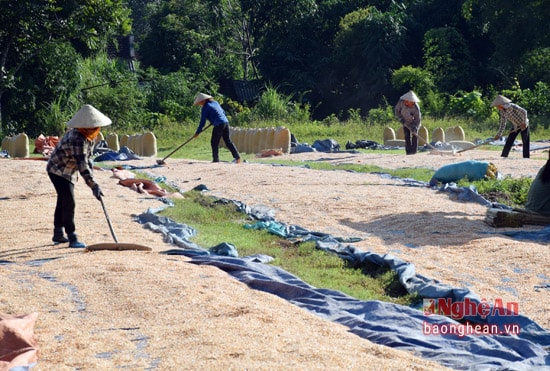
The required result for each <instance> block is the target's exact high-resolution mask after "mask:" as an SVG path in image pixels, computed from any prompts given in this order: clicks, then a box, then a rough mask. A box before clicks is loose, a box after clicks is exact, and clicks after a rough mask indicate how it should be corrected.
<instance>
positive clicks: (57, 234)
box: [52, 227, 69, 244]
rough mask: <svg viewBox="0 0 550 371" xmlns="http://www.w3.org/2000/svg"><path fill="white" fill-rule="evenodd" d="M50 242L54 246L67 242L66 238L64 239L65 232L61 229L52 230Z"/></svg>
mask: <svg viewBox="0 0 550 371" xmlns="http://www.w3.org/2000/svg"><path fill="white" fill-rule="evenodd" d="M52 241H53V243H54V244H58V243H65V242H69V240H68V239H67V237H65V232H64V231H63V227H59V228H54V229H53V237H52Z"/></svg>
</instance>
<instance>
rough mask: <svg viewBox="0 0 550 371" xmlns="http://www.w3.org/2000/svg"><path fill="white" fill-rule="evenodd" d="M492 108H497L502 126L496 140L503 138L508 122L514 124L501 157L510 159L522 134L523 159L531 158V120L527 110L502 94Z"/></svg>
mask: <svg viewBox="0 0 550 371" xmlns="http://www.w3.org/2000/svg"><path fill="white" fill-rule="evenodd" d="M491 107H496V108H497V109H498V115H499V124H500V126H499V128H498V133H497V134H496V135H495V140H498V139H500V138H501V136H502V133H503V132H504V129H505V128H506V121H510V122H511V123H512V130H511V131H510V132H509V133H508V138H506V142H505V143H504V148H503V149H502V153H501V157H508V154H509V153H510V150H511V149H512V146H513V145H514V142H515V140H516V137H517V136H518V134H519V133H521V142H522V145H523V158H529V157H530V156H529V155H530V151H529V119H528V118H527V110H525V109H524V108H522V107H520V106H518V105H517V104H515V103H512V100H510V99H509V98H506V97H505V96H503V95H500V94H499V95H497V96H496V98H495V99H494V100H493V103H491Z"/></svg>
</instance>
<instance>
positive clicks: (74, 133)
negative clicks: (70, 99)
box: [46, 129, 96, 188]
mask: <svg viewBox="0 0 550 371" xmlns="http://www.w3.org/2000/svg"><path fill="white" fill-rule="evenodd" d="M93 147H94V144H93V142H91V141H89V140H87V139H86V138H85V137H84V136H83V135H82V134H80V132H79V131H78V129H71V130H69V131H68V132H67V133H66V134H65V135H64V136H63V138H61V140H60V141H59V143H58V144H57V146H56V147H55V149H54V150H53V152H52V154H51V155H50V159H49V160H48V164H47V165H46V171H48V172H49V173H52V174H55V175H59V176H60V177H63V178H65V179H67V180H68V181H70V182H71V183H73V184H74V183H76V181H77V180H78V174H77V171H78V172H79V173H80V175H82V178H83V179H84V181H85V182H86V184H87V185H88V187H90V188H92V187H93V186H94V185H95V184H96V183H95V181H94V177H93V170H92V169H93V163H92V160H91V156H92V150H93Z"/></svg>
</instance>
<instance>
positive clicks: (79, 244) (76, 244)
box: [69, 232, 86, 249]
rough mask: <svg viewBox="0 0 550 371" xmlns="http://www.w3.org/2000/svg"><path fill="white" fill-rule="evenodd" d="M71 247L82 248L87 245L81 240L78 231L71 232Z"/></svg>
mask: <svg viewBox="0 0 550 371" xmlns="http://www.w3.org/2000/svg"><path fill="white" fill-rule="evenodd" d="M69 247H72V248H76V249H81V248H84V247H86V244H85V243H84V242H81V241H79V240H78V236H77V235H76V233H74V232H73V233H70V234H69Z"/></svg>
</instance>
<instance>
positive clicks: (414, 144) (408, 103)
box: [394, 90, 422, 155]
mask: <svg viewBox="0 0 550 371" xmlns="http://www.w3.org/2000/svg"><path fill="white" fill-rule="evenodd" d="M418 102H420V99H418V97H417V96H416V94H414V92H413V91H412V90H410V91H408V92H407V93H406V94H404V95H402V96H401V97H400V98H399V102H397V104H396V105H395V108H394V113H395V116H396V117H397V119H398V120H399V122H400V123H401V125H403V134H404V136H405V153H406V154H407V155H414V154H415V153H416V151H417V149H418V130H419V129H420V125H421V124H420V120H421V118H422V115H421V113H420V107H419V106H418Z"/></svg>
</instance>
